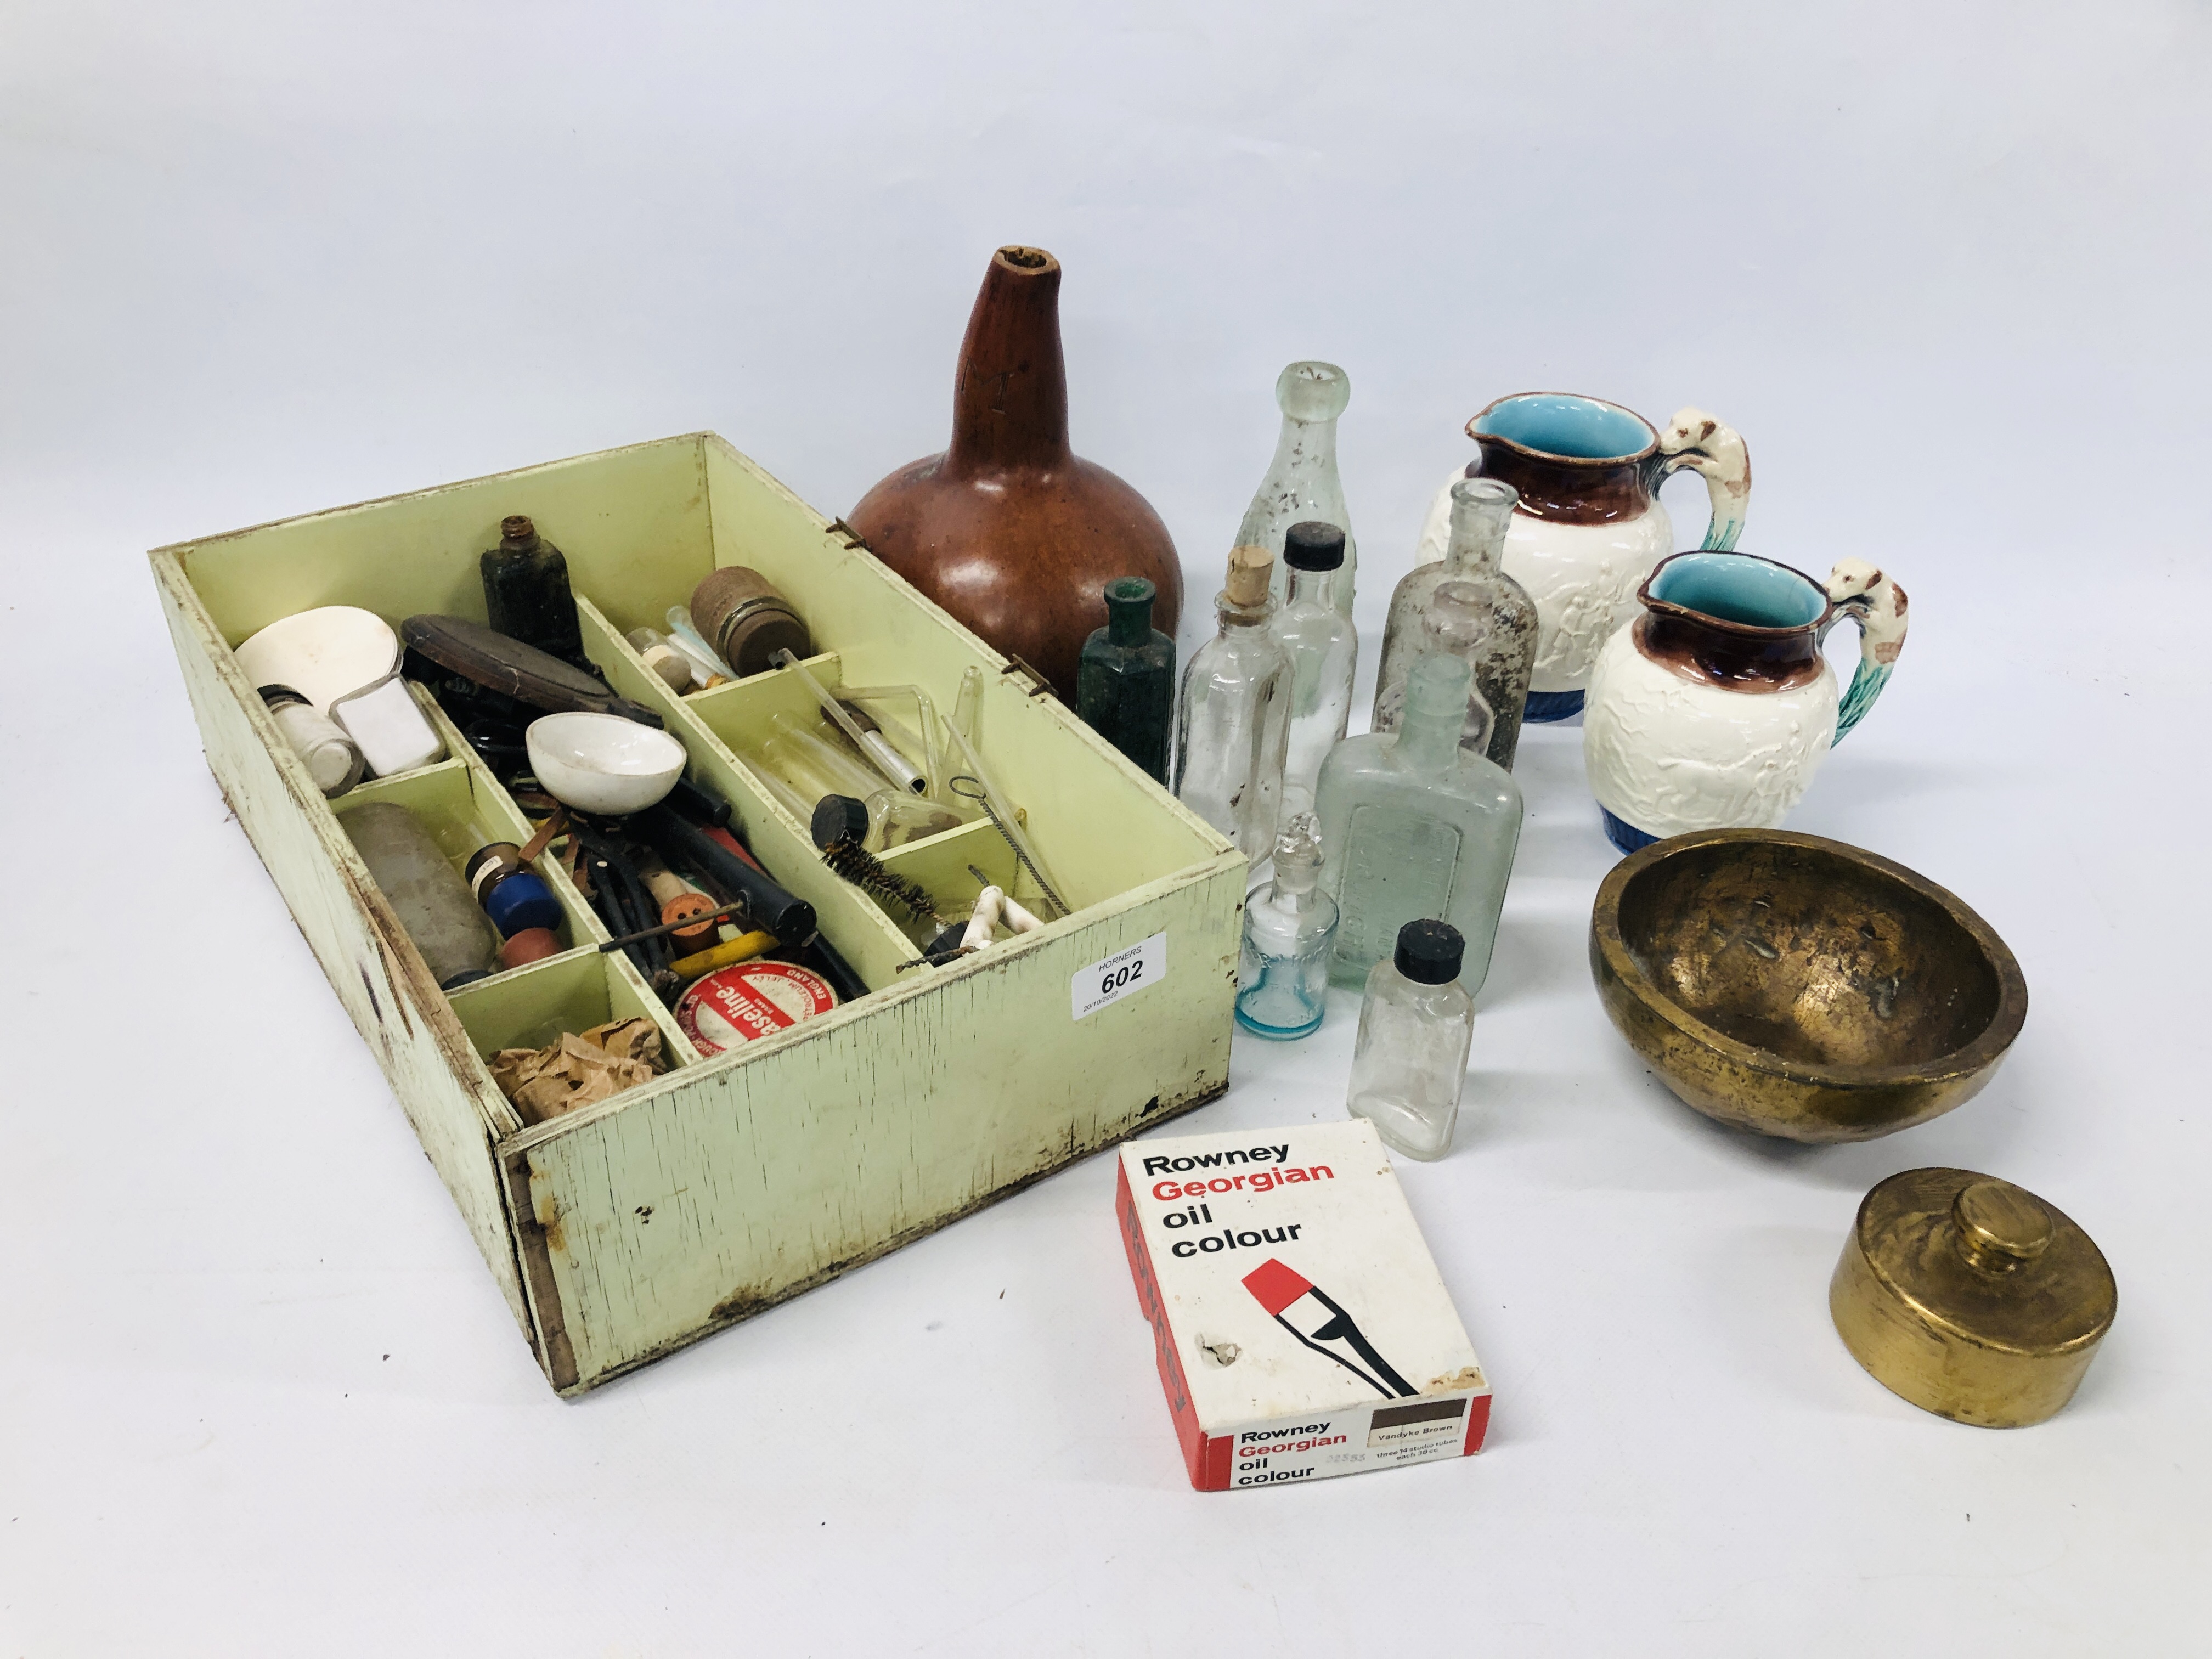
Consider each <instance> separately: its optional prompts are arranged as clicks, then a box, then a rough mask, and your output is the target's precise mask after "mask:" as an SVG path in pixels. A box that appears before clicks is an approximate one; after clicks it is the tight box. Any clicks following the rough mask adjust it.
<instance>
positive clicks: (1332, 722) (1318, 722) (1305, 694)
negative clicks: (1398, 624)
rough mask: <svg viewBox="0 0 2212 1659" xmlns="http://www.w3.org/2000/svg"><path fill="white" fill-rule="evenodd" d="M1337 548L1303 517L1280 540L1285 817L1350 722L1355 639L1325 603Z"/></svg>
mask: <svg viewBox="0 0 2212 1659" xmlns="http://www.w3.org/2000/svg"><path fill="white" fill-rule="evenodd" d="M1345 544H1346V537H1345V534H1344V532H1342V531H1341V530H1340V529H1338V528H1337V527H1336V526H1334V525H1333V524H1323V523H1322V522H1321V521H1320V520H1311V519H1310V520H1305V521H1304V522H1302V523H1299V524H1294V525H1292V526H1291V527H1290V530H1289V532H1288V533H1287V534H1285V537H1284V538H1283V562H1284V563H1285V564H1287V565H1288V566H1290V568H1291V587H1290V601H1289V603H1288V604H1286V605H1284V606H1283V608H1282V609H1281V610H1279V611H1277V612H1276V613H1275V621H1274V633H1275V639H1276V641H1277V642H1278V643H1279V644H1280V645H1281V646H1282V647H1283V650H1284V653H1285V654H1286V655H1287V656H1288V657H1289V658H1290V659H1291V742H1290V747H1289V749H1288V750H1286V751H1285V756H1284V759H1283V811H1284V812H1285V814H1286V815H1287V814H1289V813H1292V812H1310V811H1312V810H1313V802H1314V786H1315V784H1316V782H1318V781H1319V780H1320V777H1321V763H1322V761H1323V760H1325V759H1326V758H1327V757H1328V751H1329V750H1332V749H1334V748H1335V747H1336V745H1337V744H1340V743H1342V742H1343V741H1344V732H1345V727H1346V726H1347V725H1349V724H1350V723H1351V720H1352V670H1353V669H1354V668H1356V667H1357V666H1358V663H1359V635H1358V632H1357V631H1355V630H1354V629H1353V628H1352V618H1351V617H1347V616H1346V615H1345V614H1344V613H1343V612H1342V611H1339V610H1338V609H1337V608H1336V606H1335V605H1334V604H1333V603H1332V602H1331V600H1330V598H1329V586H1330V584H1331V583H1333V582H1334V580H1336V572H1337V570H1338V569H1339V568H1341V567H1342V565H1343V563H1344V550H1345Z"/></svg>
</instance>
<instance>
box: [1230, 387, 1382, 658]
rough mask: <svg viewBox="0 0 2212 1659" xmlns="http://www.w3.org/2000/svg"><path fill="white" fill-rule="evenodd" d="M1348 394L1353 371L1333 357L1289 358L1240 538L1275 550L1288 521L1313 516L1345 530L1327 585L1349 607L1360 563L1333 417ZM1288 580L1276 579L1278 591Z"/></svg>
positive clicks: (1345, 610)
mask: <svg viewBox="0 0 2212 1659" xmlns="http://www.w3.org/2000/svg"><path fill="white" fill-rule="evenodd" d="M1351 401H1352V377H1351V376H1350V375H1348V374H1346V373H1345V372H1344V371H1343V370H1342V369H1340V368H1338V367H1337V366H1336V365H1335V364H1334V363H1322V362H1303V363H1292V364H1291V366H1290V367H1289V368H1286V369H1285V370H1284V371H1283V372H1282V374H1280V375H1279V376H1278V377H1277V378H1276V380H1275V404H1276V406H1277V407H1278V408H1279V409H1280V410H1282V411H1283V429H1282V434H1281V435H1280V436H1279V437H1278V438H1277V439H1276V441H1275V459H1273V461H1272V462H1270V463H1269V464H1268V466H1267V476H1266V477H1263V478H1262V479H1261V481H1260V488H1259V489H1257V490H1256V491H1255V492H1254V494H1253V496H1252V505H1251V506H1250V507H1247V508H1246V509H1245V511H1244V522H1243V524H1242V525H1240V526H1238V527H1237V540H1238V541H1239V542H1240V543H1243V544H1247V545H1250V546H1255V547H1264V548H1266V549H1267V551H1269V552H1270V553H1273V554H1275V555H1277V556H1280V555H1281V553H1282V551H1283V539H1284V537H1285V534H1286V533H1287V532H1289V530H1290V527H1291V526H1292V525H1294V524H1297V523H1299V522H1301V521H1303V520H1310V519H1317V520H1321V521H1322V522H1323V523H1325V524H1333V525H1334V526H1336V527H1337V528H1338V529H1339V530H1341V531H1342V532H1344V562H1343V563H1342V564H1341V565H1340V566H1339V567H1338V568H1337V570H1336V574H1334V576H1332V577H1331V578H1330V579H1329V581H1328V599H1329V603H1330V604H1331V605H1334V606H1335V607H1336V608H1337V610H1338V611H1340V612H1341V613H1342V614H1343V615H1345V616H1347V617H1349V616H1350V615H1351V614H1352V577H1353V574H1354V570H1355V568H1356V567H1357V566H1358V562H1359V555H1358V546H1357V544H1355V543H1354V542H1353V540H1352V514H1351V513H1349V512H1348V511H1347V510H1346V507H1345V505H1344V480H1343V479H1342V478H1340V477H1338V476H1337V471H1336V422H1337V417H1338V416H1340V415H1341V414H1343V413H1344V410H1345V406H1346V404H1349V403H1350V402H1351ZM1282 586H1285V584H1278V592H1279V591H1280V589H1281V587H1282Z"/></svg>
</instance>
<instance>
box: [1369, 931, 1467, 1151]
mask: <svg viewBox="0 0 2212 1659" xmlns="http://www.w3.org/2000/svg"><path fill="white" fill-rule="evenodd" d="M1463 951H1464V945H1463V942H1462V939H1461V938H1460V934H1459V929H1458V928H1456V927H1453V926H1452V925H1451V924H1450V923H1449V922H1445V921H1409V922H1407V924H1406V925H1405V926H1404V927H1401V928H1400V929H1399V930H1398V943H1397V946H1396V949H1395V951H1394V952H1393V953H1392V955H1391V957H1389V959H1388V960H1385V961H1383V962H1378V963H1376V964H1375V966H1374V969H1373V970H1372V971H1371V972H1370V973H1369V974H1368V975H1367V999H1366V1000H1365V1001H1364V1002H1362V1003H1361V1004H1360V1005H1359V1036H1358V1040H1357V1041H1356V1042H1354V1044H1353V1045H1352V1088H1351V1091H1350V1093H1349V1096H1348V1097H1347V1099H1346V1103H1345V1104H1346V1110H1348V1111H1349V1112H1350V1113H1351V1115H1352V1116H1354V1117H1364V1118H1365V1119H1366V1120H1367V1121H1369V1122H1370V1123H1372V1124H1373V1125H1374V1126H1375V1133H1377V1134H1379V1135H1381V1136H1382V1137H1383V1145H1384V1146H1388V1147H1389V1149H1390V1150H1391V1151H1392V1152H1400V1153H1403V1154H1404V1155H1405V1156H1406V1157H1407V1158H1421V1159H1424V1160H1425V1159H1429V1158H1442V1157H1443V1155H1444V1154H1445V1153H1446V1152H1449V1151H1450V1150H1451V1143H1452V1130H1453V1129H1454V1128H1455V1127H1457V1125H1458V1122H1459V1097H1460V1091H1461V1089H1462V1086H1463V1085H1465V1083H1466V1081H1467V1051H1468V1046H1469V1045H1470V1044H1471V1043H1472V1042H1473V1041H1474V998H1473V997H1472V996H1470V995H1468V991H1467V987H1464V986H1463V985H1461V984H1460V983H1459V982H1458V981H1459V973H1460V958H1461V957H1462V954H1463Z"/></svg>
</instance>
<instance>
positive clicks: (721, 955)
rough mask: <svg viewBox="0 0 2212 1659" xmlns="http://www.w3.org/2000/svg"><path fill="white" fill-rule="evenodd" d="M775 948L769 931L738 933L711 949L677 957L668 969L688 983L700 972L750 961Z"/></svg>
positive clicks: (705, 972)
mask: <svg viewBox="0 0 2212 1659" xmlns="http://www.w3.org/2000/svg"><path fill="white" fill-rule="evenodd" d="M773 950H775V935H773V934H771V933H758V932H755V933H740V934H739V935H738V937H737V938H735V939H732V940H731V941H730V942H729V943H728V944H726V945H716V946H715V947H714V949H713V950H711V951H700V952H698V953H697V954H696V956H688V957H677V958H676V960H675V961H673V962H671V963H669V964H668V971H669V972H670V973H671V974H673V975H676V977H677V978H678V979H680V980H683V981H686V982H687V983H688V982H689V981H692V980H695V979H696V978H698V977H699V976H700V975H702V974H711V973H713V972H714V969H717V968H727V967H729V966H730V965H731V964H732V963H738V962H750V961H751V960H752V959H753V958H754V957H757V956H759V955H761V954H763V952H765V951H773Z"/></svg>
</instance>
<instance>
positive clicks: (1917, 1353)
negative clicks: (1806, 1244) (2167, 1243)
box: [1828, 1169, 2119, 1428]
mask: <svg viewBox="0 0 2212 1659" xmlns="http://www.w3.org/2000/svg"><path fill="white" fill-rule="evenodd" d="M2118 1303H2119V1292H2118V1286H2117V1285H2115V1284H2114V1282H2113V1279H2112V1268H2111V1267H2109V1266H2108V1265H2107V1264H2106V1261H2105V1257H2104V1255H2103V1253H2102V1252H2101V1251H2100V1250H2099V1249H2097V1246H2096V1244H2095V1243H2094V1242H2093V1240H2091V1238H2090V1237H2089V1236H2088V1234H2087V1233H2086V1232H2084V1231H2081V1228H2080V1227H2078V1226H2077V1225H2075V1224H2074V1222H2073V1221H2071V1220H2069V1218H2067V1217H2066V1216H2065V1215H2064V1214H2063V1213H2062V1212H2059V1211H2058V1210H2057V1209H2055V1208H2053V1207H2052V1206H2051V1205H2049V1204H2047V1203H2045V1201H2044V1200H2041V1199H2039V1198H2038V1197H2036V1195H2035V1194H2033V1193H2030V1192H2027V1191H2026V1190H2024V1189H2023V1188H2019V1187H2015V1186H2014V1185H2013V1184H2012V1183H2011V1182H2008V1181H1999V1180H1996V1179H1994V1178H1992V1177H1990V1176H1983V1175H1977V1174H1975V1173H1974V1172H1973V1171H1972V1170H1943V1169H1929V1170H1905V1171H1904V1172H1903V1173H1902V1174H1899V1175H1894V1176H1891V1177H1890V1178H1889V1179H1888V1180H1887V1181H1885V1182H1881V1184H1880V1185H1878V1186H1876V1187H1875V1188H1874V1190H1873V1191H1871V1192H1869V1194H1867V1195H1866V1198H1865V1200H1864V1201H1863V1202H1862V1203H1861V1204H1860V1206H1859V1212H1858V1218H1857V1222H1856V1223H1855V1224H1854V1225H1853V1226H1852V1228H1851V1236H1850V1238H1849V1239H1848V1240H1846V1241H1845V1243H1844V1254H1843V1259H1842V1260H1841V1261H1839V1262H1838V1263H1837V1266H1836V1273H1835V1278H1834V1279H1833V1280H1832V1283H1831V1284H1830V1285H1829V1289H1828V1307H1829V1311H1830V1312H1831V1313H1832V1314H1833V1315H1834V1316H1835V1321H1836V1329H1837V1331H1838V1333H1839V1334H1841V1335H1842V1337H1843V1339H1844V1346H1847V1347H1849V1348H1850V1351H1851V1353H1852V1355H1853V1356H1854V1357H1855V1358H1857V1360H1858V1362H1859V1363H1860V1364H1862V1365H1864V1366H1865V1367H1866V1368H1867V1370H1869V1371H1870V1372H1872V1373H1873V1374H1874V1376H1875V1378H1876V1379H1877V1380H1878V1381H1880V1382H1881V1383H1883V1384H1884V1385H1885V1386H1886V1387H1887V1388H1888V1389H1891V1390H1893V1392H1895V1393H1897V1394H1899V1395H1902V1396H1903V1397H1904V1398H1905V1399H1907V1400H1909V1401H1911V1402H1912V1403H1913V1404H1914V1405H1916V1406H1918V1407H1923V1409H1925V1410H1928V1411H1931V1412H1934V1413H1937V1414H1938V1415H1939V1416H1943V1417H1949V1418H1953V1419H1956V1420H1958V1421H1960V1422H1962V1423H1975V1424H1979V1425H1984V1426H1986V1427H1990V1428H2017V1427H2021V1426H2022V1425H2027V1424H2029V1423H2039V1422H2041V1421H2042V1420H2043V1419H2045V1418H2047V1417H2049V1416H2051V1414H2052V1413H2055V1412H2057V1410H2058V1409H2059V1407H2062V1406H2063V1405H2064V1404H2065V1403H2066V1402H2067V1401H2069V1400H2070V1399H2071V1398H2073V1395H2074V1390H2075V1388H2077V1387H2078V1386H2079V1385H2080V1383H2081V1376H2082V1373H2083V1372H2085V1371H2086V1370H2088V1367H2089V1361H2090V1359H2091V1358H2093V1356H2094V1355H2095V1353H2096V1351H2097V1345H2098V1344H2099V1343H2100V1342H2101V1341H2102V1340H2104V1336H2105V1333H2106V1330H2108V1329H2109V1328H2111V1326H2112V1316H2113V1314H2114V1313H2115V1311H2116V1310H2118Z"/></svg>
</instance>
